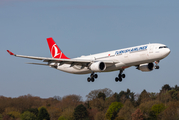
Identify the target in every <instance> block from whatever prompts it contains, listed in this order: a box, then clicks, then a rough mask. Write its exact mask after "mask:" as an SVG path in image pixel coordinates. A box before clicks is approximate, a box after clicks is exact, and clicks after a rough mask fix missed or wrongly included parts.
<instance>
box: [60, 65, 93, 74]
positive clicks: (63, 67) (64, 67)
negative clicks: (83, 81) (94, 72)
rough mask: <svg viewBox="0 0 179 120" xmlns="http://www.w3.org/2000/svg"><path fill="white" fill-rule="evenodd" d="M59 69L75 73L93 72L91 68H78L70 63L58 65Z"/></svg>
mask: <svg viewBox="0 0 179 120" xmlns="http://www.w3.org/2000/svg"><path fill="white" fill-rule="evenodd" d="M57 69H58V70H61V71H63V72H68V73H73V74H88V73H91V70H89V69H88V68H86V67H84V68H81V69H79V68H76V67H74V66H71V65H68V64H64V65H61V66H58V67H57Z"/></svg>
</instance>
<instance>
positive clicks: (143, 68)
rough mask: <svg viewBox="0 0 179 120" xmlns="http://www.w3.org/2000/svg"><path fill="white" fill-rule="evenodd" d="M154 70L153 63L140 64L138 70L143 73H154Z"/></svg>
mask: <svg viewBox="0 0 179 120" xmlns="http://www.w3.org/2000/svg"><path fill="white" fill-rule="evenodd" d="M153 68H154V64H153V63H145V64H140V65H139V67H138V69H139V70H141V71H142V72H147V71H152V70H153Z"/></svg>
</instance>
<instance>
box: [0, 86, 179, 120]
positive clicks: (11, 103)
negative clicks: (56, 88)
mask: <svg viewBox="0 0 179 120" xmlns="http://www.w3.org/2000/svg"><path fill="white" fill-rule="evenodd" d="M86 97H87V100H86V101H83V100H82V97H81V96H79V95H68V96H65V97H63V98H61V97H59V96H54V97H53V98H48V99H42V98H40V97H35V96H31V95H25V96H20V97H18V98H8V97H4V96H0V120H179V86H177V85H176V86H175V87H170V86H169V85H168V84H166V85H164V86H162V88H161V90H160V92H159V93H150V92H147V91H146V90H143V91H142V92H141V93H140V94H135V93H134V92H131V91H130V89H127V90H126V91H120V92H119V93H113V92H112V90H110V89H108V88H105V89H99V90H93V91H91V92H90V93H89V94H88V95H86Z"/></svg>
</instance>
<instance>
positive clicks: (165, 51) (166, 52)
mask: <svg viewBox="0 0 179 120" xmlns="http://www.w3.org/2000/svg"><path fill="white" fill-rule="evenodd" d="M169 54H170V49H169V48H165V50H164V57H167V56H168V55H169Z"/></svg>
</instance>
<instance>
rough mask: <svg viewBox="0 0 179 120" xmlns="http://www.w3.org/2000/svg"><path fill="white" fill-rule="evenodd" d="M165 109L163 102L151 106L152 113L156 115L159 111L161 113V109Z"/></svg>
mask: <svg viewBox="0 0 179 120" xmlns="http://www.w3.org/2000/svg"><path fill="white" fill-rule="evenodd" d="M164 110H165V106H164V104H163V103H161V104H155V105H153V106H152V111H153V112H154V114H155V115H156V116H157V115H158V114H159V113H161V112H162V111H164Z"/></svg>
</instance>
